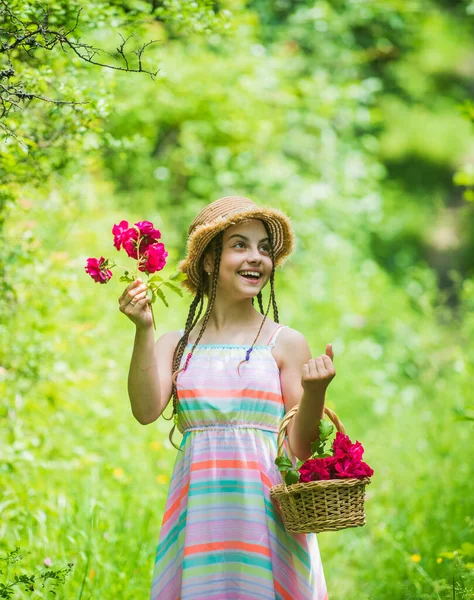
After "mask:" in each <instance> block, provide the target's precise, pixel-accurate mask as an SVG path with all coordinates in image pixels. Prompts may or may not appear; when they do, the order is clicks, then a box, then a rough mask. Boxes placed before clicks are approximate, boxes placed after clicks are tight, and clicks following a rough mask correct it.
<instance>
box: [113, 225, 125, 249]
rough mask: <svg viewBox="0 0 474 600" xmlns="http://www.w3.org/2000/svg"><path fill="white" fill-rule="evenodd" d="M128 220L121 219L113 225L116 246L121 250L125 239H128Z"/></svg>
mask: <svg viewBox="0 0 474 600" xmlns="http://www.w3.org/2000/svg"><path fill="white" fill-rule="evenodd" d="M127 231H128V221H120V223H119V224H118V225H114V226H113V227H112V233H113V235H114V246H115V247H116V248H117V250H120V248H121V247H122V245H123V243H124V241H125V240H127V239H128V235H127Z"/></svg>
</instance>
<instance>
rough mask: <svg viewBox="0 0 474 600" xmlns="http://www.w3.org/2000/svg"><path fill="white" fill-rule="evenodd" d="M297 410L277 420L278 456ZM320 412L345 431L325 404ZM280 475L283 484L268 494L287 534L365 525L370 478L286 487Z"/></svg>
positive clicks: (296, 484) (281, 453)
mask: <svg viewBox="0 0 474 600" xmlns="http://www.w3.org/2000/svg"><path fill="white" fill-rule="evenodd" d="M297 411H298V405H296V406H294V407H293V408H292V409H290V410H289V411H288V412H287V413H286V415H285V416H284V417H283V419H282V421H281V423H280V428H279V432H278V438H277V443H278V451H277V455H278V456H279V457H280V456H283V455H284V454H283V442H284V438H285V434H286V428H287V426H288V424H289V422H290V420H291V419H292V418H293V417H294V415H295V414H296V412H297ZM324 412H325V413H326V414H327V416H328V417H329V418H330V419H331V421H332V422H333V423H334V425H335V426H336V429H337V431H340V432H341V433H345V429H344V426H343V424H342V423H341V421H340V420H339V418H338V417H337V415H336V413H335V412H334V411H332V410H330V409H329V408H327V407H326V406H325V407H324ZM281 474H282V478H283V483H282V484H279V485H274V486H273V487H272V488H271V489H270V497H271V498H272V499H274V500H275V501H276V502H277V504H278V506H279V508H280V513H281V516H282V519H283V524H284V526H285V529H286V530H287V531H289V532H290V533H320V532H321V531H336V530H338V529H346V528H347V527H360V526H362V525H365V514H364V498H365V486H366V485H368V484H369V483H370V477H364V478H363V479H326V480H321V481H310V482H307V483H294V484H292V485H289V486H287V485H286V483H285V475H286V471H282V472H281Z"/></svg>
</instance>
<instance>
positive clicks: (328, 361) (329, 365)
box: [321, 354, 334, 373]
mask: <svg viewBox="0 0 474 600" xmlns="http://www.w3.org/2000/svg"><path fill="white" fill-rule="evenodd" d="M321 358H322V359H323V363H324V366H325V367H326V370H327V371H330V372H331V373H334V365H333V363H332V360H331V359H330V358H329V356H326V354H323V355H322V356H321Z"/></svg>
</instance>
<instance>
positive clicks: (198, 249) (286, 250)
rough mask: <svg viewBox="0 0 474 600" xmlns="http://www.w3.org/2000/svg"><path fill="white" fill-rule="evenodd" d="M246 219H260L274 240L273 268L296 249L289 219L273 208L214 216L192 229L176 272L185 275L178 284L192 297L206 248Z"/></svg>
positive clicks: (254, 207)
mask: <svg viewBox="0 0 474 600" xmlns="http://www.w3.org/2000/svg"><path fill="white" fill-rule="evenodd" d="M246 219H262V221H265V222H266V223H267V225H268V228H269V229H270V231H271V234H272V238H273V252H274V261H275V268H276V267H278V266H280V265H282V264H283V263H284V261H285V259H286V258H287V257H288V256H289V255H290V254H291V252H293V250H294V247H295V235H294V233H293V228H292V226H291V222H290V218H289V217H288V216H287V215H286V214H285V213H284V212H282V211H281V210H278V209H276V208H262V207H258V206H255V205H254V206H253V207H250V208H244V209H242V210H241V211H239V212H238V213H237V214H232V215H226V216H221V217H217V218H216V219H213V220H211V221H209V222H207V223H204V224H202V225H198V226H197V227H196V228H195V229H194V231H193V232H192V233H191V234H190V236H189V237H188V242H187V245H186V250H187V252H186V258H184V259H183V260H182V261H180V262H179V263H178V270H179V271H181V272H182V273H185V274H186V275H187V279H185V280H183V281H182V282H181V285H182V286H183V287H185V288H186V289H187V290H189V291H190V292H191V293H192V294H194V295H195V294H196V293H197V290H198V287H199V260H200V258H201V256H202V253H203V252H204V250H205V248H206V246H207V245H208V244H209V242H210V241H211V240H212V238H213V237H214V236H215V235H216V234H218V233H219V232H220V231H222V230H224V229H227V227H230V226H231V225H236V224H237V223H240V222H241V221H245V220H246Z"/></svg>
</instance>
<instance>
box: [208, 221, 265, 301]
mask: <svg viewBox="0 0 474 600" xmlns="http://www.w3.org/2000/svg"><path fill="white" fill-rule="evenodd" d="M204 266H205V268H206V271H210V272H211V275H206V277H207V278H208V279H209V280H211V277H212V271H213V263H212V262H211V260H210V257H207V258H206V260H205V262H204ZM248 270H250V271H257V272H258V274H259V278H258V279H251V280H250V281H249V279H245V277H243V276H242V275H240V274H239V272H240V271H248ZM271 272H272V258H271V253H270V240H269V239H268V235H267V231H266V229H265V227H264V225H263V223H262V221H260V220H259V219H248V220H246V221H242V222H240V223H238V224H237V225H231V226H230V227H228V228H227V229H226V230H225V231H224V236H223V240H222V255H221V262H220V266H219V278H218V283H217V289H218V290H219V289H222V290H225V291H226V292H227V293H230V294H234V295H236V296H239V297H242V296H248V297H253V296H256V295H257V294H258V292H260V290H262V289H263V288H264V287H265V285H266V284H267V282H268V280H269V279H270V274H271Z"/></svg>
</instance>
